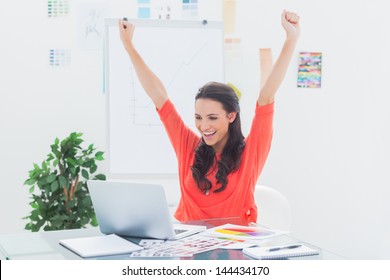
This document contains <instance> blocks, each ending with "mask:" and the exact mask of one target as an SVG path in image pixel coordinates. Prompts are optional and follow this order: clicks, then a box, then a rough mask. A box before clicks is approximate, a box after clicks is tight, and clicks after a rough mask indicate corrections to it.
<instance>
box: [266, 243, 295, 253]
mask: <svg viewBox="0 0 390 280" xmlns="http://www.w3.org/2000/svg"><path fill="white" fill-rule="evenodd" d="M301 246H302V245H301V244H296V245H289V246H285V247H275V248H271V249H268V252H273V251H279V250H286V249H295V248H299V247H301Z"/></svg>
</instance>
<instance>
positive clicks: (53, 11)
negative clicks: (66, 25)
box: [47, 0, 70, 17]
mask: <svg viewBox="0 0 390 280" xmlns="http://www.w3.org/2000/svg"><path fill="white" fill-rule="evenodd" d="M69 12H70V9H69V0H48V1H47V16H48V17H63V16H67V15H69Z"/></svg>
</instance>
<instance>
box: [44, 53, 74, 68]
mask: <svg viewBox="0 0 390 280" xmlns="http://www.w3.org/2000/svg"><path fill="white" fill-rule="evenodd" d="M70 58H71V56H70V50H69V49H50V52H49V64H50V66H54V67H61V66H66V65H69V64H70V61H71V60H70Z"/></svg>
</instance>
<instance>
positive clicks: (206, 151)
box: [191, 82, 245, 193]
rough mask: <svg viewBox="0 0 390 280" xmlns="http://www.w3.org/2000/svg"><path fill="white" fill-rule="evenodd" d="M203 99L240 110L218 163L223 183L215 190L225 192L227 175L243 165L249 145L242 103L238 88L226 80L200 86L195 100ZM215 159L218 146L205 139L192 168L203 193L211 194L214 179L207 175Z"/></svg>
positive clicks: (235, 110) (232, 110) (200, 144)
mask: <svg viewBox="0 0 390 280" xmlns="http://www.w3.org/2000/svg"><path fill="white" fill-rule="evenodd" d="M199 98H205V99H211V100H214V101H217V102H219V103H221V104H222V107H223V109H224V110H225V111H226V112H227V113H228V114H229V113H232V112H236V113H237V115H236V118H235V120H234V121H233V122H232V123H230V124H229V129H228V134H229V137H228V140H227V143H226V145H225V147H224V148H223V151H222V153H221V159H220V160H218V162H217V167H218V171H217V174H216V175H215V177H216V179H217V184H221V186H220V187H219V188H217V189H216V190H214V192H221V191H223V190H224V189H225V188H226V185H227V184H228V179H227V176H228V175H229V174H230V173H231V172H234V171H236V170H237V169H238V168H239V166H240V164H241V156H242V152H243V150H244V148H245V141H244V136H243V134H242V130H241V119H240V105H239V102H238V97H237V94H236V93H235V92H234V90H233V89H232V88H231V87H230V86H228V85H226V84H223V83H217V82H210V83H207V84H206V85H204V86H203V87H202V88H200V89H199V91H198V93H197V95H196V96H195V101H196V100H198V99H199ZM215 159H216V155H215V151H214V149H213V148H212V147H211V146H209V145H207V144H206V143H205V142H204V140H203V138H202V140H201V142H200V143H199V145H198V146H197V147H196V149H195V159H194V162H193V165H192V166H191V170H192V177H193V178H194V180H195V182H196V184H197V186H198V188H199V189H200V190H201V191H202V192H203V193H208V192H209V191H210V189H211V187H212V185H211V182H210V180H208V179H207V177H206V176H207V174H208V173H209V170H210V168H211V167H212V166H213V165H214V162H215Z"/></svg>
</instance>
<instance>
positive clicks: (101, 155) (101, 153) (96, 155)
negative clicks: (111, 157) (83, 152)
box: [95, 151, 104, 160]
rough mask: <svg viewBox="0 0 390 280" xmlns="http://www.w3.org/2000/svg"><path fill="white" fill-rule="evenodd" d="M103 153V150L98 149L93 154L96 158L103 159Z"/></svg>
mask: <svg viewBox="0 0 390 280" xmlns="http://www.w3.org/2000/svg"><path fill="white" fill-rule="evenodd" d="M103 154H104V152H100V151H99V152H97V153H96V154H95V158H96V160H103V159H104V157H103Z"/></svg>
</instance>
